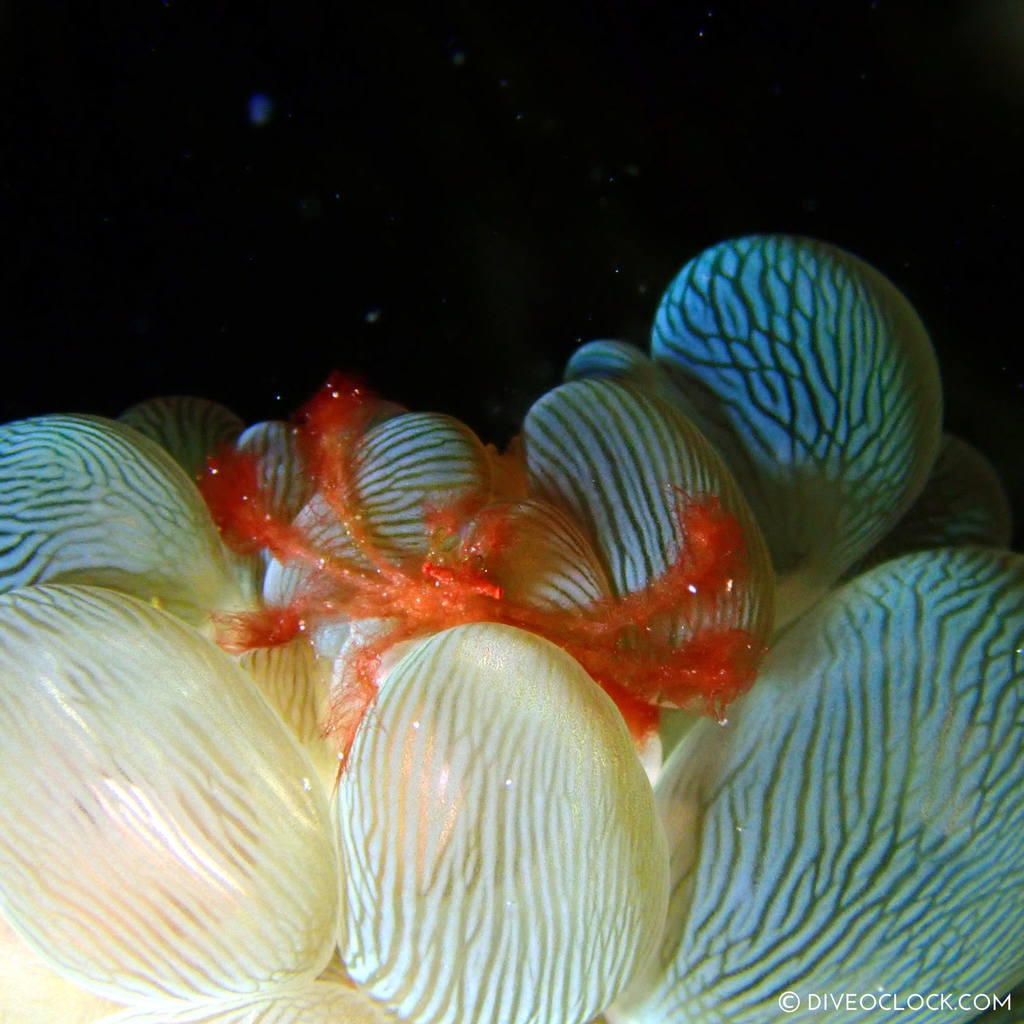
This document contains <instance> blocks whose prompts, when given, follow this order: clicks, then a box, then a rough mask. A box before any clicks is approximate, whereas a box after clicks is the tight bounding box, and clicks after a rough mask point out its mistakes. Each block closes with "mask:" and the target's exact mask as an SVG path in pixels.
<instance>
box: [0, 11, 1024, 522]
mask: <svg viewBox="0 0 1024 1024" xmlns="http://www.w3.org/2000/svg"><path fill="white" fill-rule="evenodd" d="M0 84H2V89H3V95H2V103H0V127H2V131H0V200H2V203H3V219H4V223H5V225H7V226H6V227H5V229H4V232H3V235H4V240H5V242H6V245H5V246H4V249H5V250H6V255H7V257H8V258H9V264H8V265H7V268H6V269H5V271H4V274H3V283H2V293H0V315H2V317H3V320H2V324H0V329H2V332H3V333H2V339H3V340H2V346H3V356H4V358H3V363H2V364H0V365H2V367H3V369H2V371H0V372H2V374H3V379H2V385H3V386H2V387H0V419H9V418H14V417H20V416H25V415H31V414H36V413H40V412H46V411H57V410H70V409H73V410H83V411H94V412H100V413H105V414H108V415H113V414H117V413H118V412H120V411H121V410H122V409H123V408H124V407H125V406H127V405H129V404H131V403H133V402H135V401H137V400H139V399H141V398H145V397H149V396H152V395H156V394H169V393H192V394H200V395H204V396H206V397H209V398H215V399H218V400H220V401H222V402H225V403H226V404H228V405H230V406H231V407H233V408H234V409H235V410H236V411H237V412H239V413H240V414H241V415H242V416H243V417H245V418H246V419H248V420H253V419H261V418H269V417H271V416H281V415H283V414H284V413H285V412H286V411H290V410H291V409H292V408H294V407H295V406H296V405H298V404H300V403H301V402H302V401H303V400H304V399H305V398H306V397H307V396H308V395H309V393H310V392H311V391H312V390H313V389H314V388H315V387H316V386H317V385H318V384H319V383H320V382H321V381H322V380H323V378H324V377H325V375H326V373H327V372H328V371H329V370H330V369H331V368H332V367H340V368H343V369H349V370H355V371H359V372H361V373H362V374H364V375H365V376H366V378H368V381H369V383H370V384H371V385H372V386H374V387H375V388H376V389H377V390H378V391H381V392H383V393H386V394H387V395H389V396H390V397H394V398H396V399H398V400H400V401H402V402H404V403H406V404H408V405H411V406H413V407H417V408H436V409H442V410H444V411H448V412H452V413H454V414H455V415H458V416H460V417H462V418H463V419H465V420H466V421H467V422H469V423H470V424H471V425H472V426H473V427H475V428H476V429H477V430H478V431H480V432H481V433H482V434H483V435H484V436H485V437H486V438H487V439H488V440H495V441H501V440H502V439H504V438H505V437H507V436H508V435H509V434H510V433H512V432H513V431H514V429H515V425H516V422H517V421H518V419H519V418H520V417H521V415H522V413H523V412H524V410H525V409H526V408H527V407H528V405H529V403H530V401H531V400H532V398H533V397H535V396H536V395H537V394H538V393H539V392H540V391H542V390H543V389H545V388H547V387H550V386H551V385H553V384H554V383H555V382H556V381H557V379H558V376H559V373H560V370H561V366H562V363H563V362H564V360H565V358H566V357H567V356H568V355H569V354H570V353H571V352H572V350H573V349H574V348H575V347H576V346H577V345H578V344H579V343H580V341H582V340H587V339H589V338H594V337H621V338H626V339H630V340H634V341H637V342H640V343H643V342H644V341H645V339H646V336H647V330H648V326H649V323H650V320H651V317H652V314H653V311H654V308H655V306H656V304H657V300H658V296H659V295H660V292H661V290H662V289H663V288H664V286H665V285H666V283H667V282H668V281H669V279H670V278H671V277H672V276H673V274H674V272H675V271H676V270H677V269H678V268H679V267H680V266H681V265H682V264H683V263H684V262H685V261H686V260H687V259H689V258H690V257H691V256H693V255H694V254H696V253H697V252H698V251H699V250H700V249H702V248H703V247H704V246H706V245H709V244H712V243H714V242H716V241H719V240H721V239H723V238H726V237H728V236H731V235H736V234H740V233H745V232H751V231H788V232H799V233H804V234H809V235H814V236H818V237H821V238H824V239H827V240H829V241H832V242H835V243H838V244H839V245H841V246H844V247H846V248H848V249H851V250H853V251H854V252H856V253H858V254H859V255H861V256H863V257H864V258H865V259H867V260H868V261H869V262H871V263H873V264H875V265H876V266H877V267H878V268H879V269H881V270H882V271H883V272H884V273H886V274H887V275H888V276H889V277H891V278H892V279H893V280H894V281H895V282H896V283H897V284H898V285H899V287H901V288H902V289H903V290H904V291H905V292H906V294H907V295H908V296H909V297H910V298H911V300H912V301H913V302H914V303H915V305H916V306H917V307H918V309H919V311H920V313H921V315H922V316H923V318H924V320H925V322H926V323H927V324H928V326H929V328H930V330H931V332H932V335H933V338H934V341H935V343H936V347H937V349H938V352H939V358H940V362H941V365H942V369H943V373H944V376H945V379H946V388H947V422H948V424H949V426H950V427H951V428H952V429H954V430H956V431H958V432H959V433H961V434H963V435H965V436H967V437H968V438H969V439H970V440H973V441H974V442H975V443H976V444H978V445H979V446H980V447H982V448H983V449H984V450H986V451H987V452H988V453H989V454H990V456H991V457H992V458H993V459H994V461H995V462H996V463H997V465H998V466H999V468H1000V470H1001V472H1002V474H1003V476H1004V479H1005V480H1006V482H1007V484H1008V485H1009V487H1010V488H1011V491H1012V493H1013V498H1014V503H1015V506H1016V508H1017V510H1018V517H1019V518H1024V512H1022V510H1024V490H1022V484H1024V472H1022V470H1024V454H1022V452H1021V450H1020V448H1021V445H1020V441H1021V438H1022V434H1024V430H1022V425H1024V415H1022V414H1024V351H1022V347H1021V344H1020V342H1021V316H1020V312H1019V308H1018V304H1019V302H1020V301H1021V296H1022V294H1024V287H1022V271H1024V259H1022V253H1024V247H1022V242H1021V239H1022V230H1024V185H1022V182H1024V174H1022V157H1024V0H970V2H964V3H959V4H956V3H953V4H931V5H928V6H927V8H926V10H925V11H923V12H919V11H918V10H917V5H912V4H906V3H895V2H890V0H874V2H872V0H857V2H849V0H833V2H829V3H825V2H811V0H808V2H806V3H788V4H787V3H767V2H766V3H760V2H749V0H748V2H741V0H727V2H724V3H718V2H713V0H708V2H707V3H692V2H689V0H678V2H676V3H674V4H666V5H664V6H663V7H661V8H647V7H641V6H639V5H637V4H635V3H632V2H626V0H604V2H593V3H582V2H576V3H559V2H558V0H552V3H551V4H550V5H547V6H544V5H537V6H536V7H532V6H530V5H528V4H527V5H524V4H503V5H497V4H495V5H491V4H486V3H481V2H470V0H464V2H452V3H447V4H442V3H439V4H432V3H422V4H411V3H409V4H403V5H396V4H384V3H361V4H354V3H343V2H326V0H324V2H319V3H318V2H312V0H289V2H287V3H278V4H271V5H269V7H268V8H266V9H260V10H258V11H257V10H254V9H253V8H252V5H249V4H243V3H240V2H232V0H220V2H216V0H208V2H205V3H199V2H195V3H192V2H186V0H167V2H163V0H133V2H132V3H123V4H121V3H107V4H103V5H99V4H89V3H70V2H68V3H47V2H43V0H20V2H17V0H7V3H6V5H4V6H0ZM260 97H263V99H261V98H260ZM5 262H6V261H5Z"/></svg>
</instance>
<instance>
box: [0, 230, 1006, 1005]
mask: <svg viewBox="0 0 1024 1024" xmlns="http://www.w3.org/2000/svg"><path fill="white" fill-rule="evenodd" d="M941 422H942V401H941V389H940V383H939V376H938V369H937V366H936V363H935V358H934V355H933V353H932V349H931V345H930V342H929V340H928V336H927V333H926V331H925V328H924V326H923V324H922V323H921V321H920V319H919V318H918V316H917V313H916V312H915V311H914V309H913V308H912V307H911V306H910V304H909V303H908V302H907V300H906V299H905V298H904V297H903V296H902V295H901V294H900V292H899V291H898V290H897V289H896V288H895V287H894V286H893V285H892V284H891V283H890V282H889V281H888V280H886V279H885V278H884V277H882V276H881V275H880V274H879V273H878V272H877V271H875V270H873V269H872V268H871V267H869V266H868V265H867V264H865V263H864V262H862V261H861V260H859V259H858V258H856V257H854V256H852V255H850V254H849V253H846V252H844V251H842V250H840V249H837V248H835V247H833V246H831V245H827V244H825V243H823V242H817V241H813V240H810V239H805V238H793V237H788V236H751V237H748V238H740V239H735V240H732V241H728V242H723V243H721V244H720V245H716V246H713V247H711V248H710V249H707V250H706V251H704V252H703V253H700V254H698V255H697V256H696V257H695V258H694V259H692V260H691V261H690V262H689V263H687V264H686V265H685V266H684V267H683V269H682V270H681V271H680V273H679V274H678V276H677V277H676V279H675V280H674V281H673V282H672V283H671V284H670V285H669V287H668V289H667V290H666V292H665V294H664V296H663V298H662V300H661V303H660V305H659V307H658V309H657V311H656V314H655V318H654V325H653V329H652V333H651V341H650V350H649V354H646V353H644V352H642V351H641V350H640V349H638V348H635V347H633V346H632V345H628V344H625V343H623V342H618V341H594V342H590V343H588V344H586V345H584V346H582V347H581V348H580V349H579V350H578V351H577V352H576V353H575V354H574V356H573V357H572V359H571V360H570V362H569V365H568V366H567V368H566V372H565V379H564V381H563V383H561V384H560V385H558V386H557V387H555V388H553V389H552V390H551V391H549V392H548V393H547V394H545V395H543V396H541V397H540V398H539V399H538V400H537V401H536V402H535V403H534V405H533V406H532V408H531V409H530V410H529V412H528V413H527V415H526V417H525V420H524V422H523V425H522V430H521V432H520V434H519V436H518V437H517V438H516V439H515V440H514V441H513V443H512V444H511V445H510V446H509V448H508V449H507V450H506V451H505V452H502V453H499V452H498V451H496V450H495V449H494V448H493V447H491V446H489V445H486V444H484V443H483V442H482V441H481V440H480V439H479V438H477V437H476V435H475V434H474V433H473V432H472V431H471V430H469V429H468V428H467V427H466V426H464V425H463V424H461V423H459V422H458V421H457V420H455V419H453V418H451V417H449V416H445V415H442V414H439V413H430V412H415V411H412V412H410V411H406V410H404V409H401V408H399V407H398V406H396V405H394V404H393V403H390V402H388V401H386V400H384V399H382V398H378V397H376V396H375V395H374V394H373V393H372V392H370V391H369V390H368V389H367V388H366V387H364V386H363V385H362V384H361V383H360V382H358V381H355V380H353V379H350V378H346V377H344V376H341V375H338V374H335V375H333V376H332V377H331V378H330V379H329V381H328V382H327V384H326V385H325V386H324V387H323V388H322V389H321V390H320V391H319V392H318V393H317V394H316V395H315V396H314V397H313V398H312V399H311V400H310V402H309V403H308V404H307V405H306V406H305V408H303V409H302V410H300V411H299V413H298V414H297V415H296V416H295V417H294V419H293V420H292V421H291V422H288V423H285V422H266V423H257V424H253V425H251V426H249V427H246V426H245V425H244V424H243V423H241V421H239V420H238V419H237V417H235V416H234V414H233V413H231V412H230V411H229V410H227V409H224V408H223V407H222V406H219V405H217V404H215V403H212V402H208V401H204V400H201V399H195V398H182V397H173V398H158V399H153V400H150V401H147V402H143V403H141V404H139V405H137V406H134V407H132V408H131V409H129V410H127V411H126V412H125V413H124V414H123V415H122V416H121V417H120V418H119V419H118V420H108V419H103V418H100V417H94V416H83V415H51V416H41V417H37V418H34V419H29V420H23V421H19V422H15V423H9V424H6V425H3V426H0V751H2V754H3V756H2V757H0V911H2V917H0V1020H12V1021H13V1020H17V1021H19V1022H20V1024H34V1022H39V1024H42V1022H52V1021H63V1022H69V1024H79V1022H80V1024H89V1022H104V1024H115V1022H116V1024H128V1022H133V1024H158V1022H160V1024H186V1022H189V1024H200V1022H206V1024H258V1022H263V1024H272V1022H282V1024H283V1022H292V1021H294V1022H299V1021H301V1022H303V1024H342V1022H343V1024H386V1022H389V1021H391V1022H396V1021H399V1022H409V1024H496V1022H497V1024H589V1022H593V1021H602V1022H607V1024H715V1022H718V1021H722V1020H729V1021H732V1022H738V1024H765V1022H769V1021H776V1020H787V1021H801V1022H809V1021H813V1020H816V1019H819V1018H820V1014H821V1012H822V1008H829V1007H831V1008H838V1007H842V1008H843V1012H844V1013H846V1012H848V1013H849V1014H850V1015H851V1016H850V1019H851V1020H853V1019H856V1020H857V1021H860V1022H862V1024H863V1022H873V1024H882V1022H885V1024H892V1022H904V1024H912V1022H929V1024H936V1022H938V1024H956V1022H959V1021H970V1020H974V1019H975V1018H978V1019H979V1020H980V1019H983V1020H985V1021H986V1022H988V1024H996V1022H997V1021H1001V1020H1004V1019H1006V1020H1008V1019H1010V1018H1009V1017H1008V1016H1006V1015H1005V1013H1006V1008H1007V1007H1008V1006H1009V1005H1010V1003H1009V1000H1010V996H1009V995H1008V994H1007V993H1009V992H1010V991H1011V990H1012V989H1013V988H1014V986H1018V985H1020V984H1021V982H1022V981H1024V953H1022V950H1024V942H1022V935H1024V847H1022V844H1021V843H1020V841H1019V837H1020V834H1021V829H1022V828H1024V730H1022V729H1021V726H1020V723H1021V721H1022V720H1024V560H1022V558H1021V556H1019V555H1016V554H1013V553H1011V552H1010V551H1008V550H1007V545H1008V543H1009V537H1010V518H1009V509H1008V505H1007V501H1006V498H1005V495H1004V493H1003V490H1002V487H1001V485H1000V483H999V481H998V479H997V477H996V475H995V473H994V472H993V470H992V469H991V467H990V466H989V465H988V463H987V461H986V460H985V458H984V457H983V456H982V455H981V454H980V453H979V452H977V451H975V450H974V449H973V448H972V447H971V446H970V445H968V444H966V443H965V442H963V441H961V440H959V439H957V438H955V437H951V436H949V435H944V434H942V432H941ZM986 1011H996V1015H992V1016H984V1017H981V1016H980V1015H982V1014H983V1013H985V1012H986ZM998 1012H1002V1013H1003V1014H1004V1016H999V1015H998Z"/></svg>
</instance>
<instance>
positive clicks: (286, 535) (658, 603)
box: [201, 373, 764, 752]
mask: <svg viewBox="0 0 1024 1024" xmlns="http://www.w3.org/2000/svg"><path fill="white" fill-rule="evenodd" d="M292 441H293V442H294V447H295V451H296V453H297V456H298V459H297V465H298V466H299V467H301V472H302V474H303V475H304V479H305V481H306V485H307V486H306V490H307V491H311V493H312V497H311V498H309V500H308V501H306V503H305V505H304V506H303V507H302V509H301V510H300V511H299V513H298V514H297V515H294V514H292V511H290V510H288V509H287V508H282V507H281V503H280V502H277V501H275V498H274V495H273V494H272V493H271V488H270V487H269V486H268V482H267V480H266V478H265V474H264V473H263V469H262V467H261V465H260V461H259V458H258V456H256V455H254V454H252V453H249V452H246V451H244V450H237V449H235V450H226V451H224V452H222V453H221V454H220V455H218V456H217V457H215V458H211V459H210V460H209V463H208V467H207V470H206V473H205V475H204V477H203V478H202V481H201V490H202V493H203V495H204V497H205V499H206V501H207V503H208V505H209V507H210V510H211V513H212V515H213V518H214V521H215V522H216V524H217V526H218V527H219V529H220V530H221V533H222V535H223V537H224V538H225V540H226V541H227V542H228V543H229V544H230V545H231V546H232V547H233V548H235V549H236V550H240V551H250V552H251V551H253V550H263V551H265V552H266V553H267V554H268V555H269V556H270V558H272V559H273V560H274V561H275V562H276V563H278V565H279V567H283V571H284V572H286V573H291V574H292V577H293V578H292V580H291V583H290V585H289V587H288V588H287V592H288V599H287V600H286V601H285V602H283V603H277V604H274V603H266V604H264V606H263V607H261V608H260V609H259V610H256V611H252V612H244V613H238V614H230V615H221V616H219V618H218V620H217V626H218V640H219V642H220V644H221V646H222V647H224V648H225V649H227V650H230V651H232V652H235V653H238V652H241V651H244V650H247V649H251V648H255V647H270V646H275V645H278V644H283V643H286V642H288V641H290V640H292V639H294V638H295V637H296V636H297V635H299V634H306V635H307V636H313V635H315V634H316V633H317V631H320V630H323V629H324V627H332V626H336V625H337V624H339V623H347V624H348V625H349V627H350V629H349V632H348V643H347V644H346V646H345V656H344V664H343V665H342V666H341V667H340V668H337V667H336V671H335V679H334V692H333V694H332V699H331V710H330V714H329V718H328V721H327V722H326V725H325V729H326V731H327V733H329V734H331V735H333V736H334V738H335V740H336V742H337V743H338V746H339V748H340V749H341V750H342V751H343V752H344V751H347V749H348V746H349V744H350V743H351V740H352V737H353V736H354V733H355V730H356V728H357V726H358V724H359V722H360V720H361V718H362V716H363V714H364V713H365V711H366V709H367V707H368V706H369V705H370V703H371V702H372V700H373V698H374V695H375V693H376V689H377V685H378V683H379V681H380V677H381V674H382V659H384V658H385V656H386V655H387V652H388V651H389V650H391V649H393V648H395V647H396V645H398V644H401V643H403V642H405V641H410V640H415V639H418V638H422V637H425V636H427V635H430V634H433V633H437V632H439V631H441V630H444V629H447V628H449V627H452V626H457V625H460V624H464V623H469V622H497V623H504V624H506V625H511V626H516V627H518V628H520V629H524V630H527V631H529V632H532V633H536V634H538V635H540V636H543V637H545V638H547V639H548V640H550V641H552V642H553V643H555V644H557V645H558V646H559V647H561V648H563V649H564V650H565V651H567V652H568V653H569V654H571V655H572V656H573V657H574V658H576V660H577V661H578V662H579V663H580V664H581V665H582V666H583V667H584V668H585V669H586V670H587V672H588V673H589V674H590V675H591V676H592V677H593V678H594V679H595V680H596V681H597V682H598V683H599V684H600V685H601V686H602V687H603V688H604V689H605V691H606V692H607V693H608V694H609V695H610V696H611V697H612V699H613V700H614V701H615V703H616V705H617V706H618V707H619V709H620V711H621V712H622V714H623V716H624V718H625V719H626V722H627V724H628V725H629V727H630V730H631V732H632V734H633V736H634V738H635V739H636V740H637V742H638V743H639V742H641V741H643V740H644V739H645V738H646V737H647V736H649V735H650V734H651V733H652V732H653V730H654V729H656V727H657V723H658V707H659V705H670V706H675V707H685V708H688V709H693V710H700V711H707V712H710V713H713V714H721V711H722V709H723V708H724V706H725V705H726V704H728V703H729V701H731V700H732V699H733V698H734V697H735V696H736V695H737V694H739V693H740V692H742V691H743V690H744V689H745V688H746V687H747V686H748V685H749V684H750V683H751V682H752V680H753V676H754V673H755V670H756V665H757V662H758V659H759V657H760V655H761V653H762V651H763V642H764V636H763V630H761V629H758V628H757V627H756V626H755V628H754V629H753V630H751V629H748V628H743V627H744V626H746V625H747V624H748V623H746V622H744V621H743V609H744V608H747V607H749V605H750V603H751V601H750V600H746V599H741V597H740V595H741V593H742V591H743V590H744V588H746V587H747V586H748V583H749V579H748V577H749V574H748V571H747V558H746V554H747V545H748V538H747V537H746V536H745V530H744V528H743V527H741V525H740V522H739V521H738V520H737V517H736V516H735V515H733V513H732V512H731V511H729V510H727V509H726V507H725V506H724V504H723V503H722V502H721V501H720V500H719V498H718V497H717V496H715V495H713V494H689V493H684V491H683V490H681V489H680V488H679V487H678V486H676V485H673V484H672V483H666V484H665V497H666V500H667V501H669V502H670V504H671V506H672V507H673V508H674V515H673V519H674V533H675V537H674V538H673V541H672V543H673V545H674V546H675V549H676V550H675V551H674V552H670V553H669V557H668V558H667V559H663V562H664V564H665V565H666V566H667V567H666V568H665V569H664V570H663V571H661V572H660V573H658V574H657V575H655V576H652V578H650V579H649V580H648V581H647V583H646V585H645V586H643V587H642V588H640V589H635V590H633V591H631V592H627V593H617V592H616V590H615V588H614V586H613V584H612V583H610V582H609V580H610V578H611V577H610V574H609V573H608V572H607V571H606V568H605V567H604V566H603V565H602V564H601V561H600V559H599V557H598V555H597V554H596V553H595V551H596V549H597V545H596V544H594V543H592V537H591V536H590V535H588V534H589V532H590V531H588V524H586V523H582V522H576V521H574V520H573V518H572V516H571V515H569V514H568V513H567V512H566V510H564V509H562V508H559V507H558V506H557V505H556V504H555V503H553V502H551V501H548V500H544V499H541V498H539V497H537V494H536V492H537V490H538V488H537V487H536V486H535V483H534V481H533V480H532V479H531V475H530V472H529V471H528V469H527V461H528V460H527V459H526V457H525V453H524V451H523V446H522V444H521V443H520V442H517V441H513V443H512V444H511V445H509V447H508V449H507V450H506V451H505V452H504V453H499V452H498V451H496V450H495V449H494V448H493V446H485V445H483V444H482V443H481V442H480V441H479V440H478V439H477V438H476V436H475V435H474V434H473V433H472V432H471V431H470V430H469V429H468V428H466V427H465V426H464V425H462V424H461V423H458V421H456V420H453V419H451V418H450V417H446V416H441V415H437V414H424V413H407V412H403V411H400V410H399V409H398V407H396V406H394V405H393V404H392V403H387V402H384V401H382V400H381V399H379V398H377V397H376V396H374V395H373V394H372V393H370V392H369V391H367V390H366V389H365V388H364V387H362V386H360V385H359V384H358V383H356V382H355V381H353V380H351V379H349V378H347V377H344V376H342V375H340V374H337V373H336V374H334V375H332V376H331V378H330V379H329V380H328V382H327V384H326V385H325V386H324V387H323V388H322V389H321V390H320V391H319V392H318V394H317V395H316V396H315V397H314V398H313V399H312V400H311V401H310V402H309V403H308V404H307V405H306V406H305V407H304V408H303V409H302V410H301V411H300V412H299V413H298V414H297V416H296V417H295V425H294V427H293V432H292ZM757 539H758V540H759V538H757ZM654 561H657V560H656V559H655V560H654ZM755 603H756V602H755ZM723 609H725V612H724V614H723ZM730 609H735V612H734V613H730ZM730 614H732V617H733V620H734V621H732V622H730V621H729V617H730ZM748 618H749V616H748Z"/></svg>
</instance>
